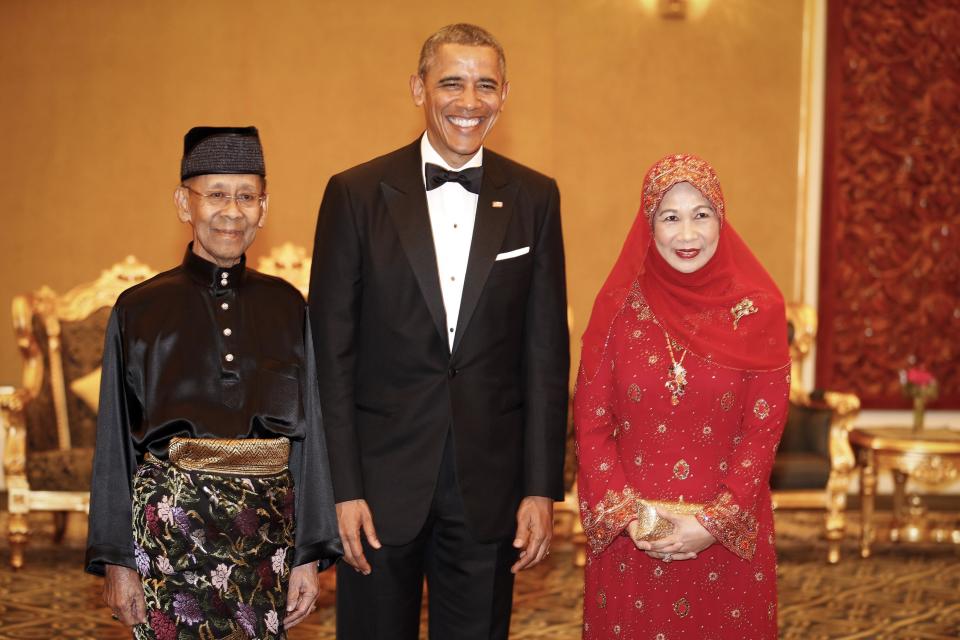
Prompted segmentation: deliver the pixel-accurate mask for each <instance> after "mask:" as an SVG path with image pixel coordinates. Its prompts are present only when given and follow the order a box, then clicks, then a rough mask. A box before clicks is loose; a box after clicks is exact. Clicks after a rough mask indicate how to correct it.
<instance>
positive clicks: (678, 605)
mask: <svg viewBox="0 0 960 640" xmlns="http://www.w3.org/2000/svg"><path fill="white" fill-rule="evenodd" d="M673 612H674V613H675V614H677V615H678V616H680V617H681V618H686V617H687V616H688V615H690V601H689V600H687V599H686V598H680V599H679V600H677V601H676V602H674V603H673Z"/></svg>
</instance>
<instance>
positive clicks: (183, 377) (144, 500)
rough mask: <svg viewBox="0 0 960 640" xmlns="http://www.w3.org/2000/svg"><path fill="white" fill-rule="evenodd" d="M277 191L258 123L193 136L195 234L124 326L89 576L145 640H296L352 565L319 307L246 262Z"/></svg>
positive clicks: (98, 465) (126, 307)
mask: <svg viewBox="0 0 960 640" xmlns="http://www.w3.org/2000/svg"><path fill="white" fill-rule="evenodd" d="M265 191H266V171H265V169H264V162H263V152H262V149H261V146H260V139H259V136H258V134H257V130H256V129H255V128H254V127H246V128H226V127H196V128H194V129H191V130H190V132H189V133H187V135H186V137H185V139H184V153H183V162H182V165H181V184H180V186H179V187H177V189H176V192H175V195H174V198H175V203H176V206H177V210H178V215H179V217H180V220H181V221H183V222H188V223H190V224H191V225H192V227H193V242H192V243H191V244H190V245H189V247H188V248H187V251H186V255H185V256H184V258H183V262H182V264H180V265H179V266H178V267H175V268H173V269H171V270H169V271H167V272H165V273H161V274H160V275H158V276H156V277H154V278H152V279H150V280H148V281H146V282H144V283H142V284H139V285H137V286H135V287H132V288H130V289H128V290H127V291H125V292H124V293H123V294H122V295H121V296H120V298H119V299H118V300H117V304H116V306H115V307H114V309H113V314H112V315H111V317H110V323H109V326H108V328H107V336H106V345H105V347H104V356H103V378H102V384H101V390H100V414H99V420H98V425H97V444H96V454H95V457H94V467H93V482H92V495H91V504H90V534H89V540H88V544H87V557H86V568H87V571H89V572H91V573H95V574H100V575H105V577H106V581H105V584H104V599H105V600H106V602H107V604H108V605H109V606H110V608H111V609H112V610H113V613H114V616H115V617H117V618H119V619H120V620H121V621H122V622H123V623H124V624H127V625H130V626H132V627H133V631H134V636H135V637H136V638H138V639H145V638H151V639H153V638H156V639H157V640H184V639H186V638H204V639H213V638H215V639H227V638H229V639H232V640H239V639H253V638H258V639H260V640H267V639H271V640H272V639H275V638H285V637H286V633H285V630H286V629H289V628H290V627H292V626H294V625H295V624H297V623H298V622H300V621H301V620H302V619H303V617H304V616H305V615H307V614H308V613H309V612H310V611H311V610H312V608H313V603H314V600H315V599H316V596H317V591H318V588H317V571H318V569H323V568H326V567H327V566H329V565H330V564H331V563H332V562H333V561H334V560H335V559H336V558H337V557H338V556H339V555H340V543H339V540H338V538H337V524H336V516H335V513H334V507H333V495H332V491H331V483H330V474H329V469H328V460H327V453H326V445H325V440H324V434H323V427H322V423H321V417H320V405H319V400H318V393H317V384H316V380H317V374H316V371H315V365H314V352H313V346H312V343H311V337H310V323H309V320H308V318H307V311H306V307H305V304H304V300H303V297H302V296H301V295H300V293H299V292H298V291H297V290H296V289H295V288H294V287H292V286H291V285H289V284H288V283H286V282H284V281H283V280H280V279H278V278H273V277H270V276H266V275H262V274H260V273H257V272H256V271H254V270H252V269H248V268H247V267H246V260H245V255H244V254H245V251H246V250H247V248H248V247H249V246H250V244H251V243H252V242H253V240H254V238H255V236H256V234H257V230H258V228H260V227H262V226H263V223H264V219H265V216H266V212H267V195H266V193H265Z"/></svg>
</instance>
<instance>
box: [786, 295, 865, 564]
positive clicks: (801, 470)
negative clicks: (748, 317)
mask: <svg viewBox="0 0 960 640" xmlns="http://www.w3.org/2000/svg"><path fill="white" fill-rule="evenodd" d="M787 334H788V337H789V342H790V357H791V358H792V360H793V364H792V368H791V371H790V412H789V415H788V417H787V424H786V426H785V427H784V431H783V437H782V438H781V441H780V447H779V449H778V450H777V457H776V459H775V461H774V465H773V471H772V473H771V476H770V486H771V488H772V489H773V502H774V505H775V506H776V507H777V508H779V509H790V508H801V509H826V512H827V513H826V537H827V542H828V545H829V551H828V561H829V562H831V563H834V562H837V560H838V559H839V557H840V555H839V554H840V542H841V541H842V539H843V535H844V520H843V511H844V509H845V508H846V503H847V490H848V488H849V485H850V479H851V477H852V473H853V469H854V456H853V450H852V449H851V448H850V441H849V433H850V429H851V428H852V427H853V422H854V419H855V418H856V417H857V414H858V413H859V411H860V399H859V398H858V397H857V396H856V395H854V394H852V393H840V392H836V391H824V390H819V389H815V390H813V391H807V390H805V389H804V388H803V383H802V379H801V367H802V365H803V360H804V359H805V358H806V357H807V356H808V355H809V354H810V349H811V348H812V346H813V344H814V342H815V340H816V335H817V314H816V311H814V309H813V308H812V307H809V306H807V305H802V304H790V305H787Z"/></svg>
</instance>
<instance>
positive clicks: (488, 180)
mask: <svg viewBox="0 0 960 640" xmlns="http://www.w3.org/2000/svg"><path fill="white" fill-rule="evenodd" d="M517 187H518V185H517V184H516V183H515V182H510V181H509V180H508V179H507V176H506V174H505V173H504V171H503V167H502V165H501V163H500V161H499V158H497V157H496V156H495V155H493V154H487V153H486V152H484V158H483V182H482V183H481V185H480V196H479V197H478V199H477V217H476V222H474V228H473V240H472V242H471V244H470V259H469V260H468V262H467V275H466V278H465V280H464V283H463V297H462V298H461V299H460V316H459V317H458V319H457V334H456V336H455V338H454V341H453V349H452V350H451V351H452V352H456V350H457V347H459V346H460V341H461V340H463V334H464V332H465V331H466V330H467V326H468V325H469V324H470V317H471V316H472V315H473V312H474V310H475V309H476V308H477V302H478V301H479V300H480V294H481V293H482V292H483V287H484V285H485V284H486V283H487V276H488V275H490V268H491V267H493V262H494V260H496V258H497V254H498V253H499V252H500V247H502V246H503V236H504V234H505V233H506V231H507V224H508V223H509V222H510V218H511V217H512V216H513V206H514V200H515V199H516V195H517ZM494 202H497V203H499V205H498V206H496V207H494V206H493V203H494Z"/></svg>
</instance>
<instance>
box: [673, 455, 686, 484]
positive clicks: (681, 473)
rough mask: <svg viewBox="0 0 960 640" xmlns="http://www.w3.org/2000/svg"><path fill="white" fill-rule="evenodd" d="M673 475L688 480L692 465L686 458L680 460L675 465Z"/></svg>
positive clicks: (678, 478)
mask: <svg viewBox="0 0 960 640" xmlns="http://www.w3.org/2000/svg"><path fill="white" fill-rule="evenodd" d="M673 477H674V478H676V479H677V480H686V479H687V478H689V477H690V465H689V464H688V463H687V461H686V460H682V459H681V460H678V461H677V463H676V464H675V465H673Z"/></svg>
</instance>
